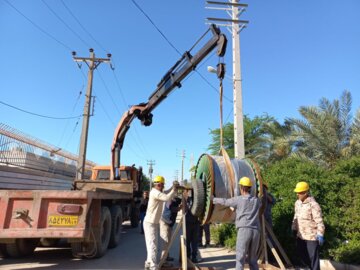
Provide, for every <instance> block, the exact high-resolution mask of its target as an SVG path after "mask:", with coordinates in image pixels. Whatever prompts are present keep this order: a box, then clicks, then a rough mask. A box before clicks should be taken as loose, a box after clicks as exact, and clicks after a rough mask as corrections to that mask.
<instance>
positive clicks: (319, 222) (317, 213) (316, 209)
mask: <svg viewBox="0 0 360 270" xmlns="http://www.w3.org/2000/svg"><path fill="white" fill-rule="evenodd" d="M311 214H312V216H313V219H314V221H315V223H316V226H317V234H318V235H321V236H324V233H325V225H324V221H323V218H322V213H321V208H320V205H319V204H318V203H317V202H313V203H312V207H311Z"/></svg>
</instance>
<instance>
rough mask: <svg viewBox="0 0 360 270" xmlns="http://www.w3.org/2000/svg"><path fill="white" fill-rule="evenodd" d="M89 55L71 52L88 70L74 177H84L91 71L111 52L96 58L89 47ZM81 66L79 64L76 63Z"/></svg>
mask: <svg viewBox="0 0 360 270" xmlns="http://www.w3.org/2000/svg"><path fill="white" fill-rule="evenodd" d="M89 51H90V57H76V53H75V52H73V53H72V54H73V59H74V61H75V62H78V63H79V62H85V63H86V64H87V66H88V67H89V72H88V83H87V89H86V96H85V105H84V114H83V123H82V130H81V137H80V149H79V158H78V163H77V168H76V178H77V179H79V180H80V179H84V172H85V162H86V146H87V139H88V132H89V119H90V107H91V93H92V83H93V73H94V70H95V69H96V68H97V67H98V66H99V65H100V64H101V63H103V62H105V63H109V64H110V65H111V63H110V58H111V54H107V56H108V58H96V57H95V53H94V50H93V49H90V50H89ZM78 65H79V67H81V64H78Z"/></svg>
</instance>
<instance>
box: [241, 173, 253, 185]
mask: <svg viewBox="0 0 360 270" xmlns="http://www.w3.org/2000/svg"><path fill="white" fill-rule="evenodd" d="M239 185H242V186H244V187H251V186H252V183H251V180H250V178H249V177H246V176H244V177H241V179H240V181H239Z"/></svg>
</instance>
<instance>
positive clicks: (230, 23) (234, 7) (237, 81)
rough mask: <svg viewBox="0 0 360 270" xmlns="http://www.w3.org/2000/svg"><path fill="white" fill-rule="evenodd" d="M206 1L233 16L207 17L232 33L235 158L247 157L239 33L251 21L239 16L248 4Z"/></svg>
mask: <svg viewBox="0 0 360 270" xmlns="http://www.w3.org/2000/svg"><path fill="white" fill-rule="evenodd" d="M206 3H207V4H209V5H217V6H218V7H206V8H208V9H214V10H224V11H226V12H227V13H228V14H229V15H230V16H231V19H222V18H207V20H208V21H209V23H210V22H211V23H215V24H217V25H218V26H226V27H227V29H228V30H229V32H230V33H231V35H232V50H233V63H232V64H233V99H234V144H235V158H240V159H242V158H245V144H244V122H243V121H244V120H243V118H244V115H243V108H242V84H241V83H242V78H241V64H240V35H239V34H240V32H241V30H242V29H243V28H245V27H246V25H247V24H248V23H249V21H244V20H239V17H240V15H241V13H243V12H244V11H245V8H247V7H248V5H247V4H240V3H239V0H231V1H230V0H229V2H218V1H206ZM219 6H220V7H219ZM218 22H221V23H218Z"/></svg>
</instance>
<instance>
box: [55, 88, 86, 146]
mask: <svg viewBox="0 0 360 270" xmlns="http://www.w3.org/2000/svg"><path fill="white" fill-rule="evenodd" d="M83 90H84V84H83V85H82V87H81V90H80V91H79V95H78V97H77V98H76V101H75V104H74V106H73V108H72V110H71V113H73V112H74V110H75V108H76V106H77V104H78V102H79V100H80V97H81V95H82V92H83ZM69 123H70V119H68V120H67V121H66V124H65V127H64V130H63V132H62V134H61V136H60V139H59V142H58V144H57V145H61V143H62V140H63V138H64V135H65V132H66V130H67V128H68V126H69Z"/></svg>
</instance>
